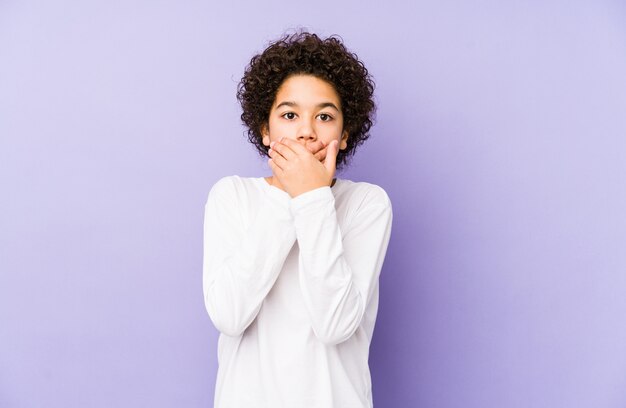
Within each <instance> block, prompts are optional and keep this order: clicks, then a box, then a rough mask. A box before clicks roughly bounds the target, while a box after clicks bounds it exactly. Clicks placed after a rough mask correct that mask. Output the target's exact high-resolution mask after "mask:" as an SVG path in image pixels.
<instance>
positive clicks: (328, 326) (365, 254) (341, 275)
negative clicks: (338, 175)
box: [290, 186, 392, 345]
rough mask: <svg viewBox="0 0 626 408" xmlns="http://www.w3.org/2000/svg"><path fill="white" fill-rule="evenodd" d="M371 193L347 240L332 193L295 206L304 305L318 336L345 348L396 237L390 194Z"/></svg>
mask: <svg viewBox="0 0 626 408" xmlns="http://www.w3.org/2000/svg"><path fill="white" fill-rule="evenodd" d="M374 187H375V188H372V189H370V191H368V193H367V195H366V196H365V197H364V199H363V201H362V202H361V203H360V205H359V208H358V209H357V210H356V213H355V215H354V218H353V220H352V221H351V222H350V226H349V227H347V228H348V230H347V231H345V233H344V234H343V238H342V231H341V230H340V228H339V224H338V222H337V214H336V212H335V199H334V196H333V194H332V191H331V188H330V187H328V186H325V187H320V188H318V189H314V190H311V191H308V192H306V193H303V194H300V195H298V196H296V197H294V198H293V199H292V200H291V203H290V204H291V211H292V214H293V216H294V225H295V229H296V239H297V241H298V246H299V248H300V256H299V261H298V262H299V273H300V286H301V289H302V294H303V299H304V302H305V304H306V307H307V309H308V311H309V315H310V318H311V322H312V328H313V331H314V333H315V335H316V336H317V337H318V338H319V339H320V340H321V341H322V342H324V343H325V344H331V345H332V344H338V343H341V342H343V341H345V340H347V339H348V338H350V336H352V334H353V333H354V332H355V331H356V329H357V328H358V327H359V325H360V324H361V320H362V318H363V315H364V313H365V310H366V307H367V305H368V304H369V302H370V299H371V298H372V295H373V292H374V289H375V287H376V284H377V282H378V278H379V275H380V271H381V268H382V264H383V261H384V258H385V254H386V252H387V246H388V243H389V238H390V235H391V224H392V208H391V201H390V200H389V197H388V196H387V194H386V192H385V191H384V190H383V189H382V188H381V187H379V186H374Z"/></svg>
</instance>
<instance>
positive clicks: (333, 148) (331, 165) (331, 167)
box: [324, 140, 339, 176]
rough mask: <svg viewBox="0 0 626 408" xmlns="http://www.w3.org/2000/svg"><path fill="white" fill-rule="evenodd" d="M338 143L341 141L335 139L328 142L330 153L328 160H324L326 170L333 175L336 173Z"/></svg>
mask: <svg viewBox="0 0 626 408" xmlns="http://www.w3.org/2000/svg"><path fill="white" fill-rule="evenodd" d="M338 145H339V142H338V141H336V140H333V141H332V142H330V143H329V144H328V153H327V156H326V160H324V167H326V171H328V173H330V174H331V175H333V176H334V175H335V166H336V162H337V152H338V150H337V146H338Z"/></svg>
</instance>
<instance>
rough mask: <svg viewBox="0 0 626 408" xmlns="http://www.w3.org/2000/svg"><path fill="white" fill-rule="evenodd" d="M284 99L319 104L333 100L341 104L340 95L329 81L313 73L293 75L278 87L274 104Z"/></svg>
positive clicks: (304, 103)
mask: <svg viewBox="0 0 626 408" xmlns="http://www.w3.org/2000/svg"><path fill="white" fill-rule="evenodd" d="M284 101H291V102H295V103H297V104H298V105H317V104H319V103H320V102H333V103H334V104H336V105H337V106H339V102H340V101H339V95H338V94H337V91H336V90H335V87H334V86H333V85H332V84H331V83H329V82H328V81H324V80H323V79H320V78H317V77H315V76H313V75H292V76H289V77H287V79H285V80H284V81H283V83H282V84H281V85H280V87H279V88H278V92H277V93H276V100H275V101H274V105H277V104H279V103H281V102H284Z"/></svg>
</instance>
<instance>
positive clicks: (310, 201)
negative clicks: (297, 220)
mask: <svg viewBox="0 0 626 408" xmlns="http://www.w3.org/2000/svg"><path fill="white" fill-rule="evenodd" d="M334 200H335V196H334V195H333V192H332V190H331V189H330V186H323V187H318V188H316V189H313V190H309V191H307V192H306V193H302V194H300V195H298V196H296V197H294V198H291V199H290V201H289V208H290V210H291V214H292V215H293V216H294V217H297V216H302V215H306V214H310V213H314V212H315V211H316V210H318V209H319V206H320V205H322V206H323V205H324V204H326V203H329V202H334ZM333 207H334V206H333Z"/></svg>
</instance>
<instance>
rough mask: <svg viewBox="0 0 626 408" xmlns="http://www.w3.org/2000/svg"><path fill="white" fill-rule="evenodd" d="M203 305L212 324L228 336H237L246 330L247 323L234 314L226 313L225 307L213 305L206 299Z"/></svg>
mask: <svg viewBox="0 0 626 408" xmlns="http://www.w3.org/2000/svg"><path fill="white" fill-rule="evenodd" d="M205 306H206V310H207V313H208V314H209V318H210V319H211V322H212V323H213V326H215V328H216V329H217V330H218V331H219V332H220V333H222V334H225V335H226V336H230V337H239V336H241V335H242V334H243V332H244V331H245V330H246V328H247V326H248V325H247V324H244V322H243V321H242V320H241V319H238V318H236V316H234V315H232V314H229V313H227V312H226V311H225V308H220V307H218V306H216V305H214V304H213V303H211V302H210V301H209V300H208V299H207V300H206V301H205Z"/></svg>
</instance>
